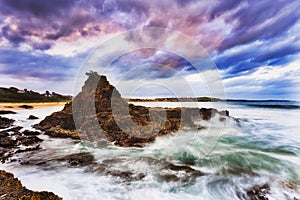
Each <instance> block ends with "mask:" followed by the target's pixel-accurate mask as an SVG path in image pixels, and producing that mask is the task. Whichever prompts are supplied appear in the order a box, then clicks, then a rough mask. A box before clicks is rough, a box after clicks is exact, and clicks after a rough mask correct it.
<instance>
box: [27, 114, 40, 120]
mask: <svg viewBox="0 0 300 200" xmlns="http://www.w3.org/2000/svg"><path fill="white" fill-rule="evenodd" d="M27 119H31V120H33V119H39V118H38V117H36V116H34V115H29V117H28V118H27Z"/></svg>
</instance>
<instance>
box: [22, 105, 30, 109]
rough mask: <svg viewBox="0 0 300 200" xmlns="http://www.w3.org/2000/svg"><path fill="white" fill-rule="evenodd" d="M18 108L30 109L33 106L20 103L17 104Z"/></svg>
mask: <svg viewBox="0 0 300 200" xmlns="http://www.w3.org/2000/svg"><path fill="white" fill-rule="evenodd" d="M19 108H24V109H32V108H33V106H29V105H21V106H19Z"/></svg>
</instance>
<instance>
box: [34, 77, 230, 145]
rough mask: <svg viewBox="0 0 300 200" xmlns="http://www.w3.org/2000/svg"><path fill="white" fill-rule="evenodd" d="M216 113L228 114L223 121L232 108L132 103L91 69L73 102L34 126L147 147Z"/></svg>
mask: <svg viewBox="0 0 300 200" xmlns="http://www.w3.org/2000/svg"><path fill="white" fill-rule="evenodd" d="M91 105H94V106H91ZM74 108H76V109H75V110H74ZM216 114H219V115H220V116H222V117H224V118H222V120H225V119H226V117H227V116H228V115H229V113H228V111H221V112H219V111H217V110H216V109H213V108H201V109H198V108H151V111H150V108H148V107H145V106H135V105H133V104H128V103H127V102H126V101H125V100H124V99H123V98H122V97H121V95H120V93H119V92H118V90H117V89H116V88H115V87H114V86H112V85H110V83H109V82H108V81H107V78H106V77H105V76H100V75H98V74H97V73H94V72H91V73H89V78H88V79H87V80H86V82H85V84H84V86H83V87H82V90H81V92H80V93H79V94H77V95H76V97H75V98H74V99H73V102H72V103H68V104H66V105H65V107H64V109H63V110H62V111H60V112H55V113H53V114H52V115H50V116H48V117H46V118H45V119H44V120H42V121H41V122H40V123H39V124H37V125H35V126H34V128H36V129H40V130H43V131H45V134H47V135H49V136H52V137H69V138H73V139H85V140H89V141H99V140H101V139H103V138H106V139H107V140H109V141H111V142H113V143H114V144H115V145H118V146H124V147H129V146H131V147H132V146H134V147H143V144H145V143H150V142H153V141H154V140H155V138H156V137H157V136H161V135H167V134H173V133H175V132H177V131H178V130H179V129H181V128H183V127H193V128H196V129H197V127H199V126H198V125H196V124H195V123H194V121H198V120H209V119H211V117H213V116H215V115H216ZM74 118H75V120H76V123H77V124H76V125H77V127H75V123H74Z"/></svg>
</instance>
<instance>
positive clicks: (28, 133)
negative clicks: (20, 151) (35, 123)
mask: <svg viewBox="0 0 300 200" xmlns="http://www.w3.org/2000/svg"><path fill="white" fill-rule="evenodd" d="M22 133H23V134H24V135H26V136H32V135H39V134H41V132H39V131H30V130H25V131H23V132H22Z"/></svg>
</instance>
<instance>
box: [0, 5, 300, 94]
mask: <svg viewBox="0 0 300 200" xmlns="http://www.w3.org/2000/svg"><path fill="white" fill-rule="evenodd" d="M0 7H1V11H0V53H1V54H0V73H1V74H0V75H1V77H6V78H7V77H10V78H9V80H12V79H13V78H15V79H21V78H22V79H26V78H37V79H46V80H49V81H54V80H60V81H64V80H69V79H71V78H72V77H73V79H74V77H75V74H76V70H78V69H79V66H80V63H81V62H82V60H83V59H84V55H87V54H88V53H89V52H90V51H91V50H92V49H93V48H94V47H95V46H96V45H98V44H99V43H100V42H103V41H104V40H106V39H109V38H110V37H112V36H113V35H114V34H117V33H121V32H123V31H127V30H131V29H134V28H143V27H160V28H168V29H172V30H175V31H179V32H181V33H183V34H186V35H187V37H191V38H192V39H193V40H194V41H196V42H197V43H198V44H199V45H201V46H202V47H203V48H204V49H205V50H206V51H207V52H208V54H209V55H210V56H211V58H212V59H213V60H214V61H215V63H216V65H217V67H218V69H219V70H220V71H221V74H222V78H223V79H224V82H225V83H226V85H227V86H228V85H229V86H230V89H228V91H227V94H229V96H230V95H231V94H232V95H235V94H238V92H237V91H242V90H243V88H242V87H240V86H239V85H240V84H241V83H240V82H238V81H232V80H235V78H236V79H238V78H241V80H247V81H248V82H249V84H250V83H252V81H251V80H250V79H249V80H248V79H245V78H246V77H253V76H256V75H257V73H260V72H261V71H260V70H262V69H268V70H269V71H272V70H273V69H274V70H275V69H276V70H277V69H281V68H284V67H286V66H291V64H293V63H298V60H299V53H300V34H299V33H300V21H299V16H300V2H299V1H298V0H280V1H272V0H264V1H249V0H241V1H236V0H226V1H222V0H212V1H205V0H201V1H196V0H176V1H171V0H166V1H161V0H160V1H159V0H153V1H148V2H146V1H139V0H127V1H122V0H120V1H119V0H86V1H82V0H52V1H45V2H44V1H40V0H22V1H20V0H0ZM150 39H152V42H153V43H161V44H162V45H166V44H170V45H173V46H172V48H173V49H177V48H179V47H180V45H181V42H182V41H181V40H176V38H175V39H174V38H173V40H172V42H173V43H172V42H170V38H168V37H165V36H163V35H162V34H157V35H152V36H151V37H150ZM139 40H141V38H140V37H139V36H138V35H135V34H132V35H130V37H128V38H126V41H124V42H128V44H126V45H132V44H131V42H133V43H139V42H142V41H139ZM108 51H109V52H112V53H111V54H108V57H107V59H112V58H115V56H120V55H117V53H118V44H116V45H115V49H104V51H103V53H106V52H108ZM193 53H195V55H197V53H196V52H193V50H190V54H193ZM16 58H17V59H16ZM193 61H195V62H197V63H200V64H201V65H202V66H203V72H205V70H210V69H211V67H212V66H211V64H210V63H209V62H207V60H205V59H202V58H194V60H193ZM153 63H155V64H156V65H153ZM135 66H142V67H139V68H135V70H132V72H131V73H130V75H128V77H127V78H128V80H129V79H137V77H143V79H153V80H154V79H155V80H156V79H168V78H172V77H174V76H176V74H177V73H175V72H176V71H178V72H180V74H181V75H182V74H184V75H186V76H187V77H189V76H190V75H194V74H195V73H196V71H195V70H194V68H193V66H191V64H190V63H189V62H188V61H187V60H185V58H182V57H180V56H179V55H174V54H172V53H170V52H162V51H160V50H149V49H148V50H138V51H136V52H135V53H131V54H127V55H123V56H121V57H119V58H118V59H117V60H115V61H113V63H112V69H111V72H112V74H113V75H115V76H118V75H121V74H122V73H124V72H125V71H128V70H130V69H132V67H135ZM292 66H294V68H299V65H292ZM284 69H288V70H292V68H284ZM174 70H176V71H174ZM278 72H280V71H278ZM113 78H116V77H113ZM265 78H267V77H265ZM139 79H141V78H139ZM229 80H230V81H229ZM228 81H229V82H230V84H229V82H228ZM253 84H254V85H255V86H254V85H248V86H247V87H250V88H251V87H258V86H257V85H256V83H253ZM293 84H295V82H293V81H290V80H285V79H284V77H277V78H276V79H274V80H272V81H265V82H264V84H260V85H259V87H262V88H263V89H261V91H265V93H264V94H268V93H270V94H269V96H272V94H274V95H275V94H277V95H279V93H278V90H276V91H275V90H274V89H272V88H275V86H276V87H277V88H281V90H280V91H281V93H280V94H285V93H286V94H287V93H290V92H291V91H292V89H291V88H293V87H294V86H293ZM289 85H290V86H289ZM281 86H282V87H281ZM245 87H246V86H245ZM233 88H236V90H233ZM265 89H268V90H265ZM266 91H268V92H266ZM272 92H273V93H272ZM271 93H272V94H271ZM240 94H242V93H240ZM255 95H262V94H261V93H255Z"/></svg>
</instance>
